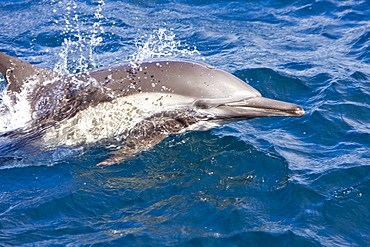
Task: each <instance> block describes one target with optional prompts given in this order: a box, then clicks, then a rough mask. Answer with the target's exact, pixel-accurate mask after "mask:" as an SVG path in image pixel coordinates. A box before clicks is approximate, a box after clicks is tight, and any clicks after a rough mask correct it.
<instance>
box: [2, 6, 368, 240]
mask: <svg viewBox="0 0 370 247" xmlns="http://www.w3.org/2000/svg"><path fill="white" fill-rule="evenodd" d="M0 13H1V18H0V27H1V28H0V51H1V52H5V53H7V54H9V55H13V56H16V57H19V58H21V59H23V60H25V61H27V62H30V63H32V64H36V65H38V66H40V67H44V68H48V69H54V70H57V71H59V72H62V73H74V72H79V71H83V70H87V69H90V68H96V67H100V66H106V65H110V64H115V63H119V62H122V61H126V60H140V59H145V58H147V57H155V56H176V57H183V58H189V59H195V60H200V61H205V62H207V63H209V64H212V65H215V66H217V67H219V68H221V69H224V70H226V71H228V72H230V73H233V74H235V75H236V76H238V77H239V78H241V79H243V80H245V81H246V82H248V83H249V84H250V85H252V86H253V87H255V88H256V89H258V90H259V91H260V92H261V93H262V95H264V96H266V97H270V98H274V99H278V100H283V101H288V102H293V103H296V104H299V105H302V106H303V107H304V108H305V110H306V112H307V113H306V115H305V116H303V117H301V118H261V119H255V120H250V121H243V122H238V123H234V124H229V125H226V126H223V127H220V128H217V129H213V130H210V131H205V132H191V133H187V134H183V135H177V136H176V135H174V136H170V137H168V138H166V139H165V140H164V141H163V142H162V143H160V144H159V145H157V146H156V147H155V148H154V149H153V150H150V151H146V152H142V153H141V154H139V155H137V156H135V157H134V158H132V159H130V160H127V161H125V162H122V164H119V165H114V166H110V167H105V168H98V167H96V166H95V165H96V164H97V163H98V162H100V161H101V160H102V159H103V158H104V157H105V156H106V155H107V153H106V150H102V149H101V148H99V147H91V148H89V149H88V150H84V151H81V150H70V149H60V150H57V151H54V152H36V151H35V150H32V149H30V150H28V149H27V148H26V149H24V148H23V149H21V150H18V149H17V147H18V146H19V145H20V143H17V142H11V143H0V156H1V162H2V164H1V165H2V166H1V168H2V169H1V170H0V176H1V180H0V245H2V246H21V245H22V246H368V245H369V243H370V182H369V179H370V175H369V174H370V173H369V172H370V166H369V164H370V144H369V143H370V120H369V119H370V81H369V80H370V79H369V78H370V72H369V71H370V64H369V63H370V20H369V19H370V2H369V1H344V0H343V1H339V0H331V1H329V0H322V1H312V0H307V1H303V0H302V1H283V0H282V1H273V0H270V1H200V0H198V1H196V0H189V1H186V0H177V1H175V0H168V1H155V0H152V1H151V0H147V1H145V0H143V1H140V0H137V1H115V0H104V1H103V0H100V1H77V0H62V1H56V0H29V1H22V0H18V1H4V0H1V1H0ZM1 82H2V84H3V85H4V81H3V80H2V81H1ZM3 104H4V102H3ZM16 110H17V109H16ZM18 110H19V109H18ZM19 121H20V120H19V119H16V118H10V119H7V120H6V121H5V120H3V119H2V120H1V123H2V124H3V126H0V127H1V128H2V129H4V128H5V127H6V126H5V125H6V124H7V127H9V126H10V128H13V127H15V126H18V125H19V124H20V122H19ZM9 157H12V158H11V159H10V158H9Z"/></svg>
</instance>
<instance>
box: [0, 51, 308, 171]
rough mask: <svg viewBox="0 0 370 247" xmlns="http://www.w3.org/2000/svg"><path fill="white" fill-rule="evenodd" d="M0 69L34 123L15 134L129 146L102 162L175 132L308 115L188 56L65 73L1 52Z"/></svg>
mask: <svg viewBox="0 0 370 247" xmlns="http://www.w3.org/2000/svg"><path fill="white" fill-rule="evenodd" d="M0 72H1V73H2V74H3V75H4V78H5V79H6V81H7V84H8V87H7V94H8V95H9V96H10V97H13V98H14V99H15V100H14V104H15V103H16V97H17V95H20V94H21V93H22V92H23V93H24V92H26V97H27V99H28V102H29V107H30V112H31V113H30V116H31V120H30V123H29V124H28V126H26V127H25V128H23V129H22V130H17V131H16V133H17V134H20V135H29V134H32V133H40V134H39V135H37V136H40V138H39V139H40V141H41V142H45V145H46V146H53V145H83V144H86V143H93V142H101V141H109V140H115V141H117V140H118V141H121V142H124V143H125V145H124V146H123V147H122V148H121V149H119V150H118V151H115V152H114V155H113V156H112V157H111V158H109V159H107V160H105V161H103V162H101V164H102V165H109V164H114V163H118V162H119V161H122V160H124V159H126V158H129V157H132V156H133V155H135V154H137V153H138V152H140V151H141V150H145V149H148V148H150V147H152V146H154V145H156V144H157V143H159V142H160V141H161V140H163V138H165V137H166V136H168V134H171V133H181V132H183V131H186V130H194V129H209V128H211V127H213V126H217V125H220V124H224V123H228V122H233V121H239V120H246V119H252V118H258V117H266V116H287V117H289V116H294V117H298V116H302V115H303V114H304V110H303V109H302V108H301V107H300V106H298V105H295V104H291V103H286V102H282V101H276V100H272V99H267V98H264V97H261V94H260V93H259V92H258V91H257V90H255V89H254V88H252V87H251V86H249V85H248V84H246V83H244V82H243V81H241V80H240V79H238V78H237V77H235V76H233V75H231V74H229V73H227V72H225V71H222V70H219V69H216V68H214V67H213V66H210V65H207V64H204V63H201V62H195V61H190V60H183V59H170V60H167V59H162V60H154V61H149V62H144V63H141V64H140V65H137V66H132V65H130V64H124V65H117V66H112V67H109V68H103V69H97V70H94V71H90V72H86V73H79V74H76V75H60V74H58V73H56V72H54V71H51V70H47V69H43V68H39V67H37V66H34V65H31V64H29V63H26V62H23V61H21V60H19V59H17V58H14V57H11V56H8V55H6V54H3V53H0ZM25 90H26V91H25ZM23 95H24V94H23ZM12 135H14V133H12Z"/></svg>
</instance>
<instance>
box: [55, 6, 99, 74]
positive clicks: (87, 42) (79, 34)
mask: <svg viewBox="0 0 370 247" xmlns="http://www.w3.org/2000/svg"><path fill="white" fill-rule="evenodd" d="M63 5H64V7H63V8H64V10H66V13H65V14H64V15H63V17H62V19H61V20H59V21H57V23H59V22H62V23H64V25H65V27H64V29H65V30H64V32H63V33H62V35H64V36H66V38H65V39H64V41H63V44H62V51H61V52H60V53H59V56H60V59H59V61H58V62H57V64H56V66H55V68H54V70H55V71H57V72H59V73H63V74H74V73H78V72H81V71H86V70H88V69H91V68H95V67H96V62H95V61H96V59H95V58H94V48H95V47H97V46H98V45H99V44H100V43H101V42H102V41H103V39H102V37H101V34H103V33H104V29H103V27H102V26H101V22H102V20H103V19H104V18H105V17H104V16H103V14H102V10H103V6H104V5H105V2H104V0H98V1H97V8H96V9H95V13H94V14H93V15H94V23H93V24H92V25H91V24H90V23H87V22H85V21H84V20H83V17H84V16H83V15H82V14H80V13H79V8H80V7H79V5H78V4H77V3H76V2H75V1H74V0H68V1H66V2H64V4H63ZM55 11H57V10H55Z"/></svg>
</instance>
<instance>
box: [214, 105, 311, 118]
mask: <svg viewBox="0 0 370 247" xmlns="http://www.w3.org/2000/svg"><path fill="white" fill-rule="evenodd" d="M217 107H218V108H222V107H225V108H234V109H237V108H239V109H243V110H246V109H248V110H250V111H254V112H271V114H272V115H273V113H287V114H290V115H296V116H302V115H304V114H305V111H304V110H303V109H302V108H300V107H297V109H295V110H282V109H274V108H267V107H266V108H263V107H252V106H245V105H227V104H225V105H219V106H217Z"/></svg>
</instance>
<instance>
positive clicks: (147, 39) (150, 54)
mask: <svg viewBox="0 0 370 247" xmlns="http://www.w3.org/2000/svg"><path fill="white" fill-rule="evenodd" d="M135 46H136V51H135V53H134V54H132V55H131V56H129V61H130V64H131V65H132V66H133V67H135V66H137V65H139V64H141V63H142V62H143V61H145V60H150V59H152V58H159V57H183V56H200V52H199V51H198V50H197V49H196V47H195V46H194V47H190V46H188V45H183V44H181V42H180V41H179V40H176V35H175V34H174V32H173V31H171V30H167V29H165V28H160V29H158V30H155V31H154V32H153V33H152V34H149V35H144V37H142V38H140V39H137V40H136V42H135Z"/></svg>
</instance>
